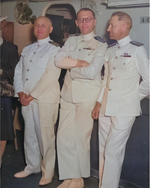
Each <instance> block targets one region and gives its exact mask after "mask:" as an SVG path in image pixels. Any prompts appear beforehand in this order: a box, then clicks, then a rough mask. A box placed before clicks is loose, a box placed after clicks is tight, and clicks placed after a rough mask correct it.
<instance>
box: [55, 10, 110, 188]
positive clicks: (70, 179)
mask: <svg viewBox="0 0 150 188" xmlns="http://www.w3.org/2000/svg"><path fill="white" fill-rule="evenodd" d="M76 25H77V26H78V27H79V29H80V31H81V34H77V35H73V36H70V37H69V38H68V39H67V41H66V42H65V44H64V46H63V47H62V49H60V50H59V52H58V54H57V55H56V57H55V65H56V66H57V67H59V68H65V69H67V73H66V76H65V80H64V85H63V88H62V91H61V109H60V120H59V127H58V133H57V151H58V165H59V179H60V180H65V181H63V183H62V184H61V185H60V186H58V188H82V187H84V181H83V179H82V178H87V177H89V176H90V138H91V132H92V128H93V119H92V117H91V112H92V108H93V107H94V105H95V103H96V100H97V97H98V94H99V88H100V84H101V69H102V66H103V64H104V55H105V52H106V49H107V44H106V42H105V40H103V39H102V38H100V37H98V36H95V34H94V32H93V30H94V28H95V25H96V19H95V14H94V12H93V11H92V10H91V9H88V8H83V9H81V10H80V11H79V12H78V13H77V20H76Z"/></svg>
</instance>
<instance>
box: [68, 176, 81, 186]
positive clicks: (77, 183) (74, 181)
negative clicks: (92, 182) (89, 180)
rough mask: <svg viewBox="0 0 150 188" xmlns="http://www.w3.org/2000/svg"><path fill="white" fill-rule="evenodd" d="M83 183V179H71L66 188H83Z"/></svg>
mask: <svg viewBox="0 0 150 188" xmlns="http://www.w3.org/2000/svg"><path fill="white" fill-rule="evenodd" d="M83 187H84V181H83V178H78V179H72V180H71V182H70V183H69V186H68V187H67V188H83Z"/></svg>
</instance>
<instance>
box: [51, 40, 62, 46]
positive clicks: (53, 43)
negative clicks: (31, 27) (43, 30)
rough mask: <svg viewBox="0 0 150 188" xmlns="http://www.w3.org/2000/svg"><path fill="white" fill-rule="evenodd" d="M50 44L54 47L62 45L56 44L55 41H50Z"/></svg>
mask: <svg viewBox="0 0 150 188" xmlns="http://www.w3.org/2000/svg"><path fill="white" fill-rule="evenodd" d="M49 43H50V44H52V45H54V46H60V44H58V43H57V42H54V41H49Z"/></svg>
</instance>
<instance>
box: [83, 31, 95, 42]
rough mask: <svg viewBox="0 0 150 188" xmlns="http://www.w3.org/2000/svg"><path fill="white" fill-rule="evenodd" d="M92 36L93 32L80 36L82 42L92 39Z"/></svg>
mask: <svg viewBox="0 0 150 188" xmlns="http://www.w3.org/2000/svg"><path fill="white" fill-rule="evenodd" d="M94 36H95V34H94V32H93V31H92V32H91V33H89V34H87V35H81V38H82V39H83V40H89V39H92V38H94Z"/></svg>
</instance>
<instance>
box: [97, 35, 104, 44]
mask: <svg viewBox="0 0 150 188" xmlns="http://www.w3.org/2000/svg"><path fill="white" fill-rule="evenodd" d="M94 38H95V39H96V40H98V41H100V42H102V43H105V42H106V40H105V39H103V38H101V37H99V36H95V37H94Z"/></svg>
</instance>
